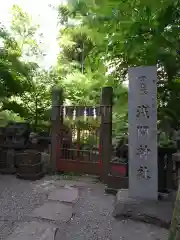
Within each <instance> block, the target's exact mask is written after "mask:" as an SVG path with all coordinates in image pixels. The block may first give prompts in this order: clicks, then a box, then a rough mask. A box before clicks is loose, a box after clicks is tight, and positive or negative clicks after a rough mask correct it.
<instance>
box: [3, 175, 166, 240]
mask: <svg viewBox="0 0 180 240" xmlns="http://www.w3.org/2000/svg"><path fill="white" fill-rule="evenodd" d="M113 205H114V197H113V196H110V195H106V194H104V185H102V184H101V183H97V182H95V181H94V180H93V179H92V178H88V177H84V178H81V179H76V180H62V179H61V180H58V179H57V178H53V177H46V178H44V179H42V180H39V181H36V182H29V181H23V180H19V179H16V178H15V177H14V176H0V239H1V240H17V239H18V240H32V239H33V240H36V239H39V240H51V239H52V240H54V239H55V240H61V239H63V240H86V239H92V240H95V239H98V240H101V239H104V240H106V239H107V240H111V239H112V240H119V239H120V240H130V239H133V240H134V239H135V240H136V239H138V240H139V239H140V238H141V239H144V240H145V239H147V240H157V239H158V240H161V239H162V240H166V239H167V230H166V229H163V228H159V227H156V226H153V225H149V224H144V223H139V222H135V221H131V220H126V221H124V220H123V221H119V220H116V219H114V218H113V217H112V212H113Z"/></svg>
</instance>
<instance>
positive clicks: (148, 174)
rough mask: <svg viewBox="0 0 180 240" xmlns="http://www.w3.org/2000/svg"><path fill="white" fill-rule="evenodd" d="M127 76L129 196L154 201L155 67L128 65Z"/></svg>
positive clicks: (155, 194)
mask: <svg viewBox="0 0 180 240" xmlns="http://www.w3.org/2000/svg"><path fill="white" fill-rule="evenodd" d="M128 75H129V114H128V117H129V196H130V197H134V198H136V197H138V198H143V199H152V200H157V199H158V164H157V99H156V98H157V68H156V67H155V66H150V67H136V68H130V69H129V72H128Z"/></svg>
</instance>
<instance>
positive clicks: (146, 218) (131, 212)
mask: <svg viewBox="0 0 180 240" xmlns="http://www.w3.org/2000/svg"><path fill="white" fill-rule="evenodd" d="M174 202H175V194H171V196H168V197H166V198H163V199H162V200H158V201H153V200H142V199H134V198H130V197H129V193H128V189H123V190H119V191H118V193H117V195H116V204H115V209H114V212H113V216H114V217H115V218H120V219H126V218H130V219H132V220H136V221H142V222H146V223H150V224H154V225H157V226H160V227H163V228H167V229H168V228H169V226H170V223H171V218H172V214H173V206H174Z"/></svg>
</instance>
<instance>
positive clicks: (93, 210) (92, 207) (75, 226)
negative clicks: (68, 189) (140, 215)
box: [56, 184, 168, 240]
mask: <svg viewBox="0 0 180 240" xmlns="http://www.w3.org/2000/svg"><path fill="white" fill-rule="evenodd" d="M113 205H114V197H113V196H110V195H109V196H107V195H105V194H104V186H103V185H101V184H97V185H95V186H94V187H93V188H91V189H83V190H81V191H80V199H79V202H78V203H77V204H76V206H75V215H74V217H73V218H72V220H71V221H70V222H69V224H67V225H66V228H65V229H64V231H63V230H62V229H60V230H59V232H58V233H57V236H56V240H61V239H63V240H139V239H143V240H166V239H167V238H168V237H167V235H168V232H167V230H166V229H161V228H158V227H155V226H152V225H149V224H144V223H140V222H134V221H131V220H125V221H118V220H115V219H114V218H113V217H112V211H113Z"/></svg>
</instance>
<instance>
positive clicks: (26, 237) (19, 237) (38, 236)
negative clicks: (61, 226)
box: [7, 221, 57, 240]
mask: <svg viewBox="0 0 180 240" xmlns="http://www.w3.org/2000/svg"><path fill="white" fill-rule="evenodd" d="M56 230H57V228H55V227H53V226H51V225H50V224H47V223H39V222H35V221H34V222H30V223H24V224H21V225H20V226H19V227H17V228H16V229H15V230H14V231H13V233H12V234H11V235H10V236H9V237H8V238H7V240H54V237H55V233H56Z"/></svg>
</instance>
